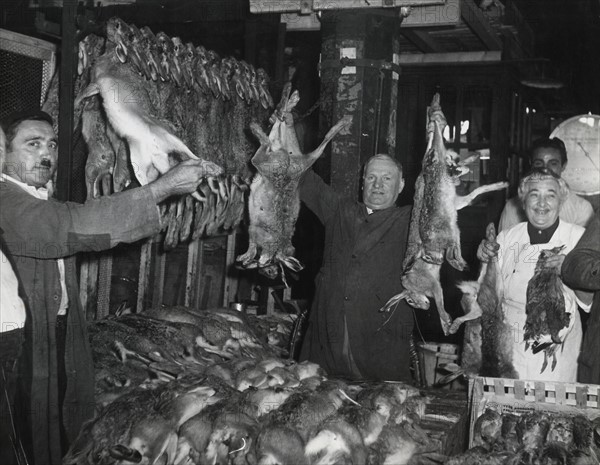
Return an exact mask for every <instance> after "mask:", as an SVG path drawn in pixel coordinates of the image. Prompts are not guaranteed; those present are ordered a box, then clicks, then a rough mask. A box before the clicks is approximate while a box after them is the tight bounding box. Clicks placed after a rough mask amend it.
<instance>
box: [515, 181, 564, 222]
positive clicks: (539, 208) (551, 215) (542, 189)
mask: <svg viewBox="0 0 600 465" xmlns="http://www.w3.org/2000/svg"><path fill="white" fill-rule="evenodd" d="M530 182H531V183H532V187H531V189H530V191H529V192H528V193H527V195H526V196H525V201H524V205H523V207H524V209H525V215H526V216H527V219H528V220H529V222H530V223H531V224H532V225H534V226H535V227H536V228H538V229H546V228H549V227H550V226H552V225H553V224H554V222H555V221H556V219H557V218H558V212H559V210H560V197H559V190H560V188H559V185H558V182H557V181H555V180H553V179H540V180H536V181H530Z"/></svg>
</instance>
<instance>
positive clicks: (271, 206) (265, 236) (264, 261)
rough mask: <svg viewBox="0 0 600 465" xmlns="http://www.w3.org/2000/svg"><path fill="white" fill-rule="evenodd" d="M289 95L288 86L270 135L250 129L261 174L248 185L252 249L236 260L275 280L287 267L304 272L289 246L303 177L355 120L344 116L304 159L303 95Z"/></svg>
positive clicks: (255, 127)
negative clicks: (297, 122)
mask: <svg viewBox="0 0 600 465" xmlns="http://www.w3.org/2000/svg"><path fill="white" fill-rule="evenodd" d="M289 91H290V87H287V88H286V89H285V90H284V94H283V97H282V102H281V104H280V110H279V113H278V114H277V113H276V115H275V116H274V117H272V120H273V121H274V124H273V126H272V128H271V132H270V134H269V136H267V135H266V134H265V133H264V132H263V130H262V129H261V127H260V126H259V125H258V124H256V123H252V124H251V126H250V128H251V130H252V133H253V134H254V135H255V137H256V138H257V139H258V140H259V141H260V147H259V149H258V150H257V152H256V154H255V155H254V157H253V158H252V164H253V165H254V166H255V167H256V169H257V173H256V175H255V176H254V179H253V180H252V184H251V185H250V198H249V200H248V210H249V216H250V227H249V236H250V238H249V245H248V250H247V251H246V253H244V254H242V255H240V256H239V257H238V258H237V261H238V263H239V264H240V265H241V266H242V267H243V268H259V269H261V270H262V271H263V272H264V273H265V274H267V275H268V276H269V277H271V278H274V277H276V276H277V274H278V272H279V269H283V267H284V266H285V267H287V268H289V269H291V270H292V271H299V270H301V269H302V268H303V266H302V264H301V263H300V262H299V261H298V260H297V259H296V258H295V257H294V256H293V255H294V247H293V246H292V242H291V238H292V235H293V232H294V227H295V224H296V219H297V218H298V212H299V210H300V196H299V192H298V184H299V181H300V176H301V175H302V173H304V172H305V171H306V170H307V169H309V168H310V167H311V166H312V164H313V163H314V162H315V161H317V159H318V158H319V157H320V156H321V154H322V153H323V151H324V150H325V147H326V145H327V144H328V143H329V142H330V141H331V140H332V139H333V138H334V137H335V135H336V134H337V133H338V132H340V131H341V130H342V129H344V128H345V127H347V126H348V125H349V124H350V122H351V117H345V118H342V119H341V120H340V121H338V122H337V124H336V125H335V126H333V127H332V128H331V129H330V130H329V132H328V133H327V134H326V135H325V138H324V139H323V142H321V144H320V145H319V146H318V147H317V148H316V149H315V150H314V151H313V152H311V153H309V154H307V155H303V154H302V153H301V152H300V147H299V145H298V140H297V138H296V132H295V130H294V122H293V118H292V117H291V110H292V109H293V108H294V106H295V105H296V103H297V102H298V100H299V98H300V97H299V95H298V92H297V91H295V92H294V93H293V94H292V95H291V96H290V95H289ZM257 256H258V258H257ZM282 276H283V275H282Z"/></svg>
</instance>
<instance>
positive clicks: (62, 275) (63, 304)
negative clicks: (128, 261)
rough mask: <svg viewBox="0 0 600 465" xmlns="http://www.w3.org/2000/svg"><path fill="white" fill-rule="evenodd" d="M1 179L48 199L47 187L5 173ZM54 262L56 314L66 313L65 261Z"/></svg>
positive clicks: (67, 295) (67, 299)
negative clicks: (57, 281)
mask: <svg viewBox="0 0 600 465" xmlns="http://www.w3.org/2000/svg"><path fill="white" fill-rule="evenodd" d="M2 180H6V181H10V182H12V183H14V184H16V185H17V186H19V187H20V188H21V189H23V190H24V191H25V192H27V193H28V194H29V195H31V196H33V197H36V198H38V199H42V200H48V189H46V188H45V187H40V188H36V187H33V186H30V185H28V184H25V183H23V182H21V181H17V180H16V179H15V178H12V177H10V176H7V175H6V174H2ZM56 264H57V265H58V273H59V278H60V291H61V292H60V305H59V307H58V313H57V315H66V314H67V308H69V294H68V293H67V281H66V279H65V261H64V260H63V259H62V258H59V259H57V260H56Z"/></svg>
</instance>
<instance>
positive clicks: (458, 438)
mask: <svg viewBox="0 0 600 465" xmlns="http://www.w3.org/2000/svg"><path fill="white" fill-rule="evenodd" d="M423 394H425V395H426V396H427V397H429V398H430V399H431V402H430V403H429V404H428V405H427V408H426V409H425V415H424V416H423V418H422V419H421V423H420V426H421V428H423V429H424V430H425V432H426V433H427V436H429V438H430V440H431V441H432V442H433V443H435V444H436V446H437V450H436V451H437V452H439V453H440V454H444V455H447V456H452V455H456V454H460V453H461V452H463V451H464V450H465V448H466V446H467V442H468V437H467V432H468V425H469V408H468V398H467V393H466V391H448V390H445V389H424V390H423Z"/></svg>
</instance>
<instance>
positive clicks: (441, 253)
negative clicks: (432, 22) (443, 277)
mask: <svg viewBox="0 0 600 465" xmlns="http://www.w3.org/2000/svg"><path fill="white" fill-rule="evenodd" d="M428 116H429V123H428V125H427V134H428V141H427V150H426V151H425V156H424V157H423V163H422V169H421V173H420V174H419V177H418V178H417V182H416V185H415V197H414V205H413V210H412V217H411V222H410V229H409V236H408V248H407V251H406V258H405V259H404V274H403V275H402V285H403V286H404V288H405V290H404V291H402V292H401V293H400V294H398V295H396V296H394V297H392V298H391V299H390V300H389V301H388V302H387V303H386V305H385V306H384V307H383V308H382V309H381V311H386V312H390V311H392V309H395V307H396V304H397V303H398V302H399V301H400V300H402V299H406V301H407V302H408V304H409V305H411V306H413V307H415V308H419V309H427V308H429V298H430V297H433V299H434V300H435V304H436V307H437V309H438V312H439V315H440V321H441V323H442V329H443V330H444V334H446V335H447V334H449V330H450V326H451V324H452V319H451V317H450V315H449V314H448V313H447V312H446V310H445V308H444V297H443V294H442V287H441V285H440V268H441V265H442V263H443V262H444V259H445V260H446V261H447V262H448V263H449V264H450V265H451V266H452V267H454V268H456V269H457V270H460V271H462V270H463V269H464V268H465V267H466V262H465V261H464V260H463V258H462V255H461V250H460V231H459V229H458V224H457V218H458V215H457V210H460V209H462V208H464V207H466V206H468V205H470V204H471V203H472V202H473V201H474V200H475V198H477V197H478V196H480V195H481V194H484V193H487V192H492V191H496V190H500V189H503V188H505V187H507V186H508V183H506V182H497V183H494V184H489V185H486V186H480V187H478V188H476V189H475V190H473V192H471V193H470V194H468V195H466V196H462V197H461V196H457V195H456V184H457V183H458V182H459V177H460V176H462V175H464V174H466V173H468V172H469V169H468V168H467V167H465V166H464V162H463V163H461V162H460V160H459V157H458V155H457V154H456V153H455V152H453V151H452V150H448V149H446V146H445V144H444V136H443V135H442V134H443V131H444V128H445V127H446V118H445V117H444V114H443V113H442V109H441V106H440V96H439V94H435V95H434V96H433V100H432V102H431V106H430V107H429V108H428Z"/></svg>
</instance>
